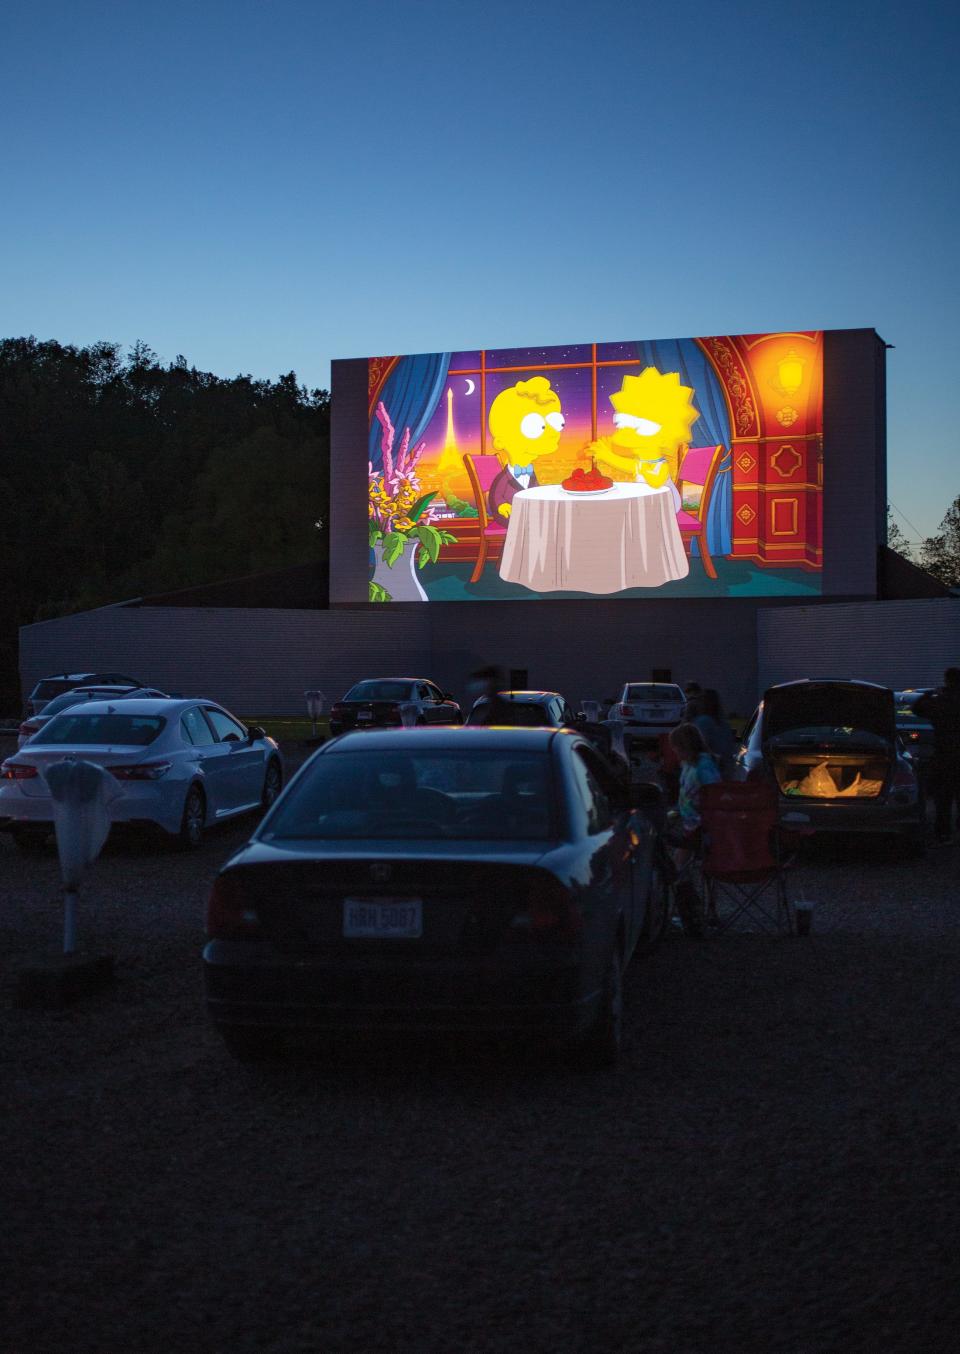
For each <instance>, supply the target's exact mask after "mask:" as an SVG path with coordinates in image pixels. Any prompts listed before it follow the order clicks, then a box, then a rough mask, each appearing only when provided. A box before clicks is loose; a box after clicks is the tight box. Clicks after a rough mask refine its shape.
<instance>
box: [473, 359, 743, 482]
mask: <svg viewBox="0 0 960 1354" xmlns="http://www.w3.org/2000/svg"><path fill="white" fill-rule="evenodd" d="M693 341H694V343H696V344H697V345H698V347H700V348H701V349H702V350H703V352H704V354H705V356H706V358H707V361H708V362H709V363H710V365H711V367H714V370H716V368H715V364H714V362H713V358H712V357H711V355H710V353H709V352H708V351H707V350H706V348H704V346H703V344H701V343H700V341H699V339H694V340H693ZM600 346H601V345H600V344H597V343H591V344H590V359H589V361H585V360H583V359H581V360H580V361H578V362H528V363H525V364H522V365H513V364H511V365H510V366H500V365H497V364H496V363H488V362H487V350H486V349H485V348H481V349H480V365H479V366H474V367H450V369H449V370H448V372H447V376H448V377H449V376H470V377H479V387H480V408H481V410H484V411H485V410H486V409H487V376H488V375H492V374H494V373H497V374H501V373H509V372H516V373H518V374H519V375H522V376H530V375H540V373H541V372H548V371H583V370H584V369H585V368H586V369H589V371H590V438H591V441H596V439H597V427H598V424H597V374H598V372H599V371H600V369H601V367H627V368H631V369H633V370H635V371H637V372H639V371H640V370H641V368H642V366H643V362H642V360H641V359H640V358H638V357H633V358H631V357H613V358H598V357H597V349H598V347H600ZM717 376H718V380H717V384H718V386H719V388H720V391H721V393H722V395H723V399H724V401H725V403H726V405H727V413H728V416H729V418H730V420H731V427H733V409H732V407H731V405H730V400H729V397H728V394H727V390H726V386H725V385H724V382H723V381H722V380H721V379H720V378H719V373H717ZM486 449H487V420H486V417H485V416H481V418H480V455H481V456H483V455H484V454H485V453H486Z"/></svg>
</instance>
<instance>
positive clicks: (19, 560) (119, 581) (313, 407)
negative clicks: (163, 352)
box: [0, 338, 330, 712]
mask: <svg viewBox="0 0 960 1354" xmlns="http://www.w3.org/2000/svg"><path fill="white" fill-rule="evenodd" d="M329 427H330V402H329V396H328V395H327V392H326V391H322V390H307V389H306V388H305V387H303V386H302V385H300V384H298V382H297V378H296V376H295V374H294V373H293V372H288V373H286V374H285V375H282V376H280V377H278V379H277V380H276V381H255V380H253V379H252V378H251V377H249V376H236V377H234V378H232V379H230V380H224V379H222V378H220V377H217V376H213V375H211V374H210V373H208V372H201V371H198V370H197V369H196V368H195V367H191V366H189V365H188V364H187V361H186V359H185V358H183V357H182V356H178V357H177V359H176V361H175V362H172V363H171V364H170V365H169V366H167V367H164V366H162V365H161V364H160V363H159V362H158V360H157V357H156V354H155V353H154V352H153V351H152V350H151V349H150V348H149V347H148V346H147V344H145V343H137V344H136V345H135V346H134V348H133V349H132V350H131V351H130V353H129V354H128V355H127V356H126V357H124V356H123V355H122V353H121V350H120V348H119V347H118V345H116V344H112V343H96V344H93V345H92V346H91V347H89V348H76V347H73V346H71V345H63V344H59V343H57V342H55V341H46V342H41V341H39V340H37V339H35V338H14V339H6V340H3V341H0V576H2V578H3V584H4V586H3V588H2V589H0V710H7V711H8V712H14V711H15V710H16V709H17V708H18V707H19V681H18V676H17V671H16V650H17V627H18V626H20V625H24V624H28V623H29V622H31V621H34V620H38V619H42V618H45V617H49V616H57V615H63V614H65V613H66V612H69V611H75V610H83V609H86V608H88V607H91V606H98V605H102V604H104V603H107V602H113V601H118V600H121V599H123V598H126V597H132V596H139V595H142V594H145V593H150V592H161V591H168V590H172V589H175V588H178V587H188V586H193V585H198V584H203V583H209V582H217V581H219V580H222V579H227V578H232V577H236V576H239V575H242V574H246V573H253V572H258V571H260V570H266V569H271V568H279V567H282V566H284V565H287V564H300V563H308V562H310V561H312V560H321V559H323V558H325V556H326V537H325V533H323V532H322V531H320V530H318V528H317V526H316V523H317V522H318V521H321V522H325V521H326V520H327V517H328V510H327V499H328V492H329Z"/></svg>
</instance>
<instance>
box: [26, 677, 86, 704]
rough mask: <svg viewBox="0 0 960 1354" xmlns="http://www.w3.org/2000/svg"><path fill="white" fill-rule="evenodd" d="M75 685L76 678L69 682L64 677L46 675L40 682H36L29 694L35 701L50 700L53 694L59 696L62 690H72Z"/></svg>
mask: <svg viewBox="0 0 960 1354" xmlns="http://www.w3.org/2000/svg"><path fill="white" fill-rule="evenodd" d="M76 685H77V679H76V678H74V680H73V681H72V682H71V681H70V680H69V678H66V677H47V678H45V679H44V680H43V681H42V682H37V684H36V686H35V687H34V688H33V692H32V694H31V696H30V699H31V700H35V701H51V700H53V698H54V696H60V695H62V694H63V692H64V691H72V690H73V688H74V687H75V686H76Z"/></svg>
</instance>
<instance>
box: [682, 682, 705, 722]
mask: <svg viewBox="0 0 960 1354" xmlns="http://www.w3.org/2000/svg"><path fill="white" fill-rule="evenodd" d="M683 694H684V696H685V698H686V700H685V703H684V707H683V714H682V715H681V716H680V719H681V721H682V722H683V723H684V724H690V723H692V722H693V720H694V719H696V717H697V715H698V714H699V713H700V697H701V696H702V695H703V688H702V687H701V685H700V683H699V682H687V684H686V686H685V687H684V688H683Z"/></svg>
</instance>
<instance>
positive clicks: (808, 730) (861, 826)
mask: <svg viewBox="0 0 960 1354" xmlns="http://www.w3.org/2000/svg"><path fill="white" fill-rule="evenodd" d="M735 772H736V776H737V778H739V779H746V778H747V777H748V776H754V775H768V776H772V777H774V779H775V780H776V782H777V785H778V786H779V789H780V805H781V820H782V821H783V822H784V823H788V822H789V823H794V824H796V825H797V826H798V827H799V828H802V829H803V830H804V831H811V832H840V833H896V834H897V835H899V836H900V837H902V838H903V839H904V840H905V841H906V842H908V843H909V844H910V845H911V846H913V847H915V848H917V849H919V848H920V846H921V845H922V842H923V836H924V806H923V796H922V793H921V789H920V784H919V778H918V775H917V769H916V766H915V765H914V763H913V761H912V760H911V758H909V757H908V756H906V754H905V752H904V750H903V748H902V746H901V745H900V742H899V739H898V735H897V723H896V705H895V701H894V693H893V692H892V691H891V690H890V688H889V687H885V686H875V685H874V684H873V683H871V682H857V681H840V680H837V681H826V680H824V681H811V680H808V679H803V680H801V681H797V682H785V683H783V684H782V685H780V686H773V687H771V688H770V689H769V690H768V691H767V692H766V693H765V694H764V697H763V700H762V702H761V703H760V705H759V707H758V709H757V711H756V713H755V714H754V715H753V717H752V719H751V720H750V721H749V722H748V724H747V726H746V728H745V729H744V731H743V735H742V740H741V743H740V747H739V749H738V751H737V755H736V767H735Z"/></svg>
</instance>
